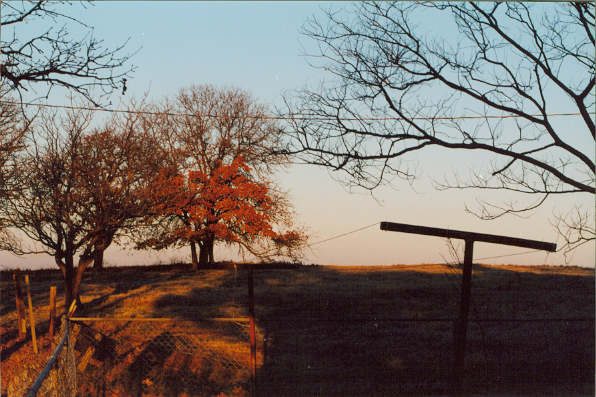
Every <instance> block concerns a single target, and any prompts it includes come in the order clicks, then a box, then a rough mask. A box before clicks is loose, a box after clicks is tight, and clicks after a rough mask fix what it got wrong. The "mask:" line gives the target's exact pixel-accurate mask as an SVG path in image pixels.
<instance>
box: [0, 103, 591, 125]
mask: <svg viewBox="0 0 596 397" xmlns="http://www.w3.org/2000/svg"><path fill="white" fill-rule="evenodd" d="M0 103H2V104H15V105H21V106H37V107H48V108H55V109H70V110H86V111H97V112H108V113H125V114H147V115H154V116H185V117H204V118H238V119H259V120H305V119H308V120H316V121H326V120H335V117H312V116H309V115H304V114H296V115H293V116H291V117H290V116H265V115H261V116H226V115H213V114H189V113H172V112H150V111H146V110H117V109H104V108H97V107H95V108H90V107H82V106H66V105H50V104H42V103H32V102H10V101H0ZM588 114H596V112H588ZM528 116H529V117H544V116H546V117H566V116H581V113H553V114H547V115H542V114H532V115H528ZM520 117H524V116H520V115H515V114H510V115H504V116H491V115H485V116H460V117H411V118H408V120H433V121H434V120H474V119H509V118H520ZM342 120H345V121H395V120H404V119H400V118H395V117H380V118H364V117H363V118H347V117H346V118H342Z"/></svg>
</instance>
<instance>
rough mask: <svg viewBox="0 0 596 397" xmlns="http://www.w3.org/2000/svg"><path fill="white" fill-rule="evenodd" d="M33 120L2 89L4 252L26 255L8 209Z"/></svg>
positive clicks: (0, 239)
mask: <svg viewBox="0 0 596 397" xmlns="http://www.w3.org/2000/svg"><path fill="white" fill-rule="evenodd" d="M30 124H31V121H30V120H28V119H26V118H25V117H24V115H23V113H22V109H21V108H20V107H19V106H18V105H17V104H16V102H15V101H14V100H13V99H12V98H11V96H10V94H9V92H8V90H7V89H6V87H5V86H4V85H2V86H1V87H0V250H7V251H11V252H13V253H16V254H20V253H22V249H21V248H22V247H21V246H20V244H19V241H18V239H17V238H16V237H15V235H14V234H13V233H11V231H10V230H9V227H10V224H9V222H8V220H7V219H6V217H5V213H4V209H5V208H6V206H7V203H8V201H10V200H11V199H12V197H13V189H14V187H15V186H14V182H15V178H14V177H15V172H16V163H15V158H16V155H17V153H18V152H19V151H22V150H23V149H24V148H25V135H26V133H27V131H28V129H29V125H30Z"/></svg>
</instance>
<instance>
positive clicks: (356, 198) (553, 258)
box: [2, 1, 594, 267]
mask: <svg viewBox="0 0 596 397" xmlns="http://www.w3.org/2000/svg"><path fill="white" fill-rule="evenodd" d="M344 4H345V3H340V2H285V1H284V2H175V1H172V2H158V1H150V2H140V1H135V2H132V1H129V2H119V1H113V2H97V3H95V5H94V6H91V7H88V9H87V10H85V9H84V8H82V7H81V6H79V5H78V3H75V5H74V6H72V9H73V12H72V15H73V16H74V17H76V18H80V19H81V20H82V21H84V22H85V23H87V24H88V25H90V26H93V27H94V28H95V31H94V35H95V36H96V37H97V38H102V39H104V40H105V42H104V43H105V45H106V46H108V47H113V46H115V45H119V44H121V43H123V42H124V41H125V40H126V39H127V38H129V37H130V41H129V43H128V46H127V48H129V49H130V50H131V51H134V50H136V49H137V48H139V47H142V49H141V50H140V52H139V53H138V54H137V55H136V56H135V57H134V58H133V59H132V63H133V64H134V65H135V66H137V67H138V69H137V71H136V73H135V74H134V76H133V79H131V80H130V81H129V83H128V91H127V96H128V95H136V96H140V95H142V94H143V93H144V92H147V91H148V92H149V95H150V97H151V98H154V99H159V98H162V97H163V96H164V95H175V94H176V92H177V91H178V90H179V89H180V88H181V87H184V86H187V85H190V84H204V83H210V84H217V85H233V86H238V87H241V88H243V89H245V90H248V91H250V92H251V93H252V94H253V95H254V96H255V97H256V98H258V99H259V100H260V101H262V102H264V103H269V104H273V103H276V104H279V103H280V102H279V100H280V96H281V93H282V91H284V90H288V89H296V88H299V87H301V86H303V85H304V84H306V83H309V84H313V85H315V84H316V83H317V82H318V81H319V80H320V79H322V78H323V77H324V74H323V73H322V72H321V71H320V70H316V69H313V68H312V67H310V66H309V65H308V64H307V62H306V59H305V58H304V57H303V56H301V45H304V46H305V47H306V48H307V49H308V48H310V49H311V50H312V51H314V47H313V45H314V43H312V42H309V40H308V39H307V38H306V37H304V36H301V35H300V34H299V31H298V30H299V28H300V27H301V26H302V25H303V24H304V23H305V21H306V19H307V18H308V17H309V16H311V15H313V14H314V15H317V16H319V17H322V13H321V12H320V7H323V8H325V9H327V8H329V7H332V8H333V9H334V10H339V9H340V8H341V7H342V6H343V5H344ZM69 13H70V11H69ZM424 23H431V24H433V23H441V21H433V20H426V21H424ZM71 30H72V31H73V32H75V28H73V29H71ZM117 100H118V95H115V96H114V101H117ZM57 101H59V100H58V99H52V100H50V103H52V102H57ZM591 144H592V146H593V142H591ZM483 156H485V155H483V154H481V153H478V154H466V157H465V161H466V162H467V163H468V164H474V163H478V162H480V161H481V160H483V159H485V158H484V157H483ZM416 160H417V161H418V162H419V167H420V168H421V170H422V171H423V173H422V176H421V179H420V180H419V181H417V182H416V183H415V184H414V186H413V189H412V188H411V187H410V186H409V185H408V184H407V183H404V184H403V185H399V186H398V188H397V189H390V188H381V189H379V190H377V191H375V197H374V198H373V197H371V195H370V194H366V193H361V194H350V193H348V192H347V191H346V190H344V188H342V187H341V185H340V184H339V183H337V182H335V181H334V180H333V179H332V177H331V176H330V175H329V172H328V171H327V170H324V169H319V168H316V167H313V166H306V165H300V166H298V165H296V166H293V167H292V168H291V169H290V170H289V172H288V173H286V174H280V175H279V176H278V177H279V181H280V184H281V185H282V186H283V187H284V188H286V189H289V190H290V195H291V197H292V201H293V203H294V205H295V208H296V210H297V212H298V214H299V218H298V222H299V223H300V224H301V225H303V226H305V227H307V228H309V229H310V231H311V233H313V235H314V236H313V237H312V240H311V241H312V242H313V243H314V242H317V241H320V240H325V239H328V238H331V237H334V236H337V235H340V234H343V233H347V232H350V231H353V230H356V229H359V228H363V227H365V226H368V225H371V224H375V223H377V222H381V221H392V222H401V223H411V224H418V225H425V226H434V227H441V228H451V229H458V230H467V231H475V232H484V233H491V234H503V235H509V236H515V237H522V238H527V239H535V240H541V241H548V242H558V243H561V240H560V239H559V238H558V236H557V234H556V233H555V231H554V229H553V227H552V226H551V225H550V224H549V219H552V214H553V211H555V210H556V208H560V209H561V210H564V209H565V208H567V207H568V204H569V203H568V202H566V201H569V199H568V198H564V197H561V198H556V199H552V200H549V201H548V202H547V205H546V206H543V207H542V208H540V209H539V210H537V211H536V213H535V214H534V215H533V216H532V217H530V218H528V219H525V218H517V217H506V218H502V219H499V220H496V221H491V222H487V221H481V220H478V219H477V218H475V217H474V216H473V215H470V214H466V213H465V212H464V206H465V204H466V203H467V204H468V205H472V206H473V205H474V203H475V201H476V199H477V197H480V195H481V197H483V198H492V199H493V200H494V201H498V199H499V198H504V197H505V196H503V195H500V194H499V195H497V194H492V195H491V196H488V195H487V194H486V193H480V192H474V191H455V190H453V191H447V192H438V191H435V190H434V189H433V188H432V186H431V184H430V179H429V178H430V177H431V176H434V177H438V178H440V177H441V176H442V175H443V174H444V173H449V172H450V171H451V170H452V168H453V167H457V166H459V165H461V161H462V154H461V153H454V152H446V151H439V150H435V151H433V152H430V151H429V152H428V153H426V154H425V155H424V156H422V155H420V156H419V157H417V158H416ZM463 171H465V170H462V172H463ZM577 197H578V198H579V199H581V200H583V203H584V205H586V206H591V207H592V208H593V207H594V197H593V196H590V195H586V196H585V197H583V198H581V197H580V196H577ZM516 199H518V198H516ZM521 199H523V198H521ZM188 251H189V250H188V249H184V250H181V251H177V252H175V253H173V254H168V255H165V254H161V255H157V254H154V253H145V254H139V253H135V252H129V251H126V250H122V249H121V248H119V247H112V248H110V249H109V250H108V252H107V253H106V260H107V261H108V262H110V263H113V264H117V263H142V262H146V261H149V262H154V261H157V260H163V261H166V262H167V261H169V260H170V257H172V256H173V257H176V258H179V259H182V260H187V257H188V256H189V252H188ZM525 251H527V250H525V249H521V248H515V247H506V246H498V245H491V244H481V243H478V244H476V245H475V251H474V257H475V258H476V259H477V258H485V257H491V256H499V255H507V254H514V253H519V252H525ZM3 255H4V254H3ZM307 257H308V258H307V259H306V261H305V262H306V263H318V264H329V265H391V264H398V263H406V264H416V263H442V262H444V259H443V257H445V258H446V259H447V260H451V259H452V258H451V257H450V256H449V252H448V250H447V248H446V246H445V243H444V242H443V240H441V239H439V238H434V237H428V236H414V235H406V234H398V233H389V232H381V231H380V230H379V226H378V225H376V226H374V227H371V228H368V229H366V230H363V231H360V232H357V233H354V234H351V235H349V236H346V237H343V238H339V239H336V240H333V241H329V242H326V243H322V244H317V245H315V246H313V248H312V252H308V253H307ZM2 258H3V260H4V262H5V263H7V264H10V265H11V266H20V267H28V264H33V263H35V264H39V265H44V266H45V265H47V266H48V267H53V266H55V265H54V263H53V260H52V259H51V258H49V257H42V256H39V257H36V258H30V257H27V258H25V259H17V258H14V257H10V258H9V257H6V256H2ZM216 259H222V260H223V259H235V253H234V250H232V251H226V250H224V249H219V250H218V251H216ZM482 262H483V263H513V264H524V265H527V264H544V263H546V264H554V265H561V264H564V259H563V256H562V254H549V255H547V254H546V253H545V252H538V253H533V254H528V255H520V256H512V257H507V258H496V259H490V260H482ZM571 264H572V265H579V266H594V244H591V245H586V246H584V247H582V248H580V249H578V251H577V252H576V254H575V257H574V258H573V260H572V262H571Z"/></svg>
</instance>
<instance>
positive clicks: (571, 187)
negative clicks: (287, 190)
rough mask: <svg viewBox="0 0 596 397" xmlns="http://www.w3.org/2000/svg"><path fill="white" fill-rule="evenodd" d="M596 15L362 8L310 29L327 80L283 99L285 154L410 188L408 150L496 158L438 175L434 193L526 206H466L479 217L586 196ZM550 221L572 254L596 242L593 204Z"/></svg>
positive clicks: (478, 6)
mask: <svg viewBox="0 0 596 397" xmlns="http://www.w3.org/2000/svg"><path fill="white" fill-rule="evenodd" d="M594 8H595V7H594V4H593V3H568V4H562V3H556V4H552V3H551V4H537V3H535V4H531V3H445V4H443V3H441V4H439V3H416V4H414V3H401V2H397V3H395V2H380V3H369V2H366V3H360V4H358V5H355V6H351V7H350V9H349V11H346V12H337V13H332V12H328V13H327V14H326V21H325V22H321V21H320V20H317V19H312V20H309V21H308V22H307V23H306V25H305V26H304V28H303V33H304V34H305V35H306V36H308V37H309V38H311V39H314V40H315V41H316V42H317V43H318V45H319V49H320V53H316V54H307V55H308V56H309V57H310V58H309V59H311V60H312V61H311V62H312V64H313V66H315V67H320V68H324V69H325V70H327V71H329V72H330V73H332V74H333V75H334V76H335V79H333V80H332V81H330V82H325V83H322V84H321V85H320V87H318V88H317V89H310V88H308V87H307V88H305V89H303V90H299V91H296V92H293V93H290V94H289V95H286V104H287V107H288V109H289V115H290V116H292V117H293V121H292V122H291V123H290V127H289V128H288V130H289V135H290V138H291V141H290V144H289V146H288V149H287V153H293V154H295V155H297V156H298V157H300V158H302V159H304V160H305V161H307V162H309V163H313V164H318V165H323V166H326V167H330V168H332V169H335V170H342V171H344V172H345V175H347V182H348V183H349V184H351V185H357V186H362V187H364V188H367V189H374V188H375V187H377V186H379V184H382V183H391V181H392V179H393V178H396V177H399V178H404V179H407V180H409V181H412V180H413V179H415V178H416V177H417V176H418V174H417V170H416V169H415V168H412V167H410V164H411V163H410V161H412V160H413V155H415V154H418V153H420V154H422V153H426V152H429V151H430V149H431V148H433V147H434V148H441V149H446V150H459V151H466V150H467V151H480V152H483V153H486V154H487V155H492V159H491V157H490V156H488V157H487V162H486V163H485V164H482V165H480V166H474V167H472V168H471V169H470V172H469V174H468V175H466V176H463V177H462V176H460V175H459V174H457V173H455V174H454V175H453V177H446V178H445V179H444V180H442V181H437V180H436V179H435V186H436V187H437V188H439V189H450V188H458V189H461V188H474V189H486V190H492V189H497V190H506V191H510V192H514V194H516V193H524V194H527V196H528V197H531V198H533V199H534V200H530V201H526V202H525V203H524V202H522V203H519V204H517V203H516V204H508V203H505V204H502V205H499V204H495V203H488V202H485V201H479V204H480V205H479V207H478V208H477V209H471V210H470V211H471V212H473V213H474V214H476V215H477V216H479V217H481V218H482V219H494V218H497V217H500V216H502V215H505V214H511V213H514V214H521V213H524V212H527V211H529V210H531V209H533V208H536V207H538V206H540V205H541V204H542V203H543V202H544V201H545V200H546V199H547V198H548V197H549V196H553V195H562V194H564V195H567V196H568V197H569V199H570V200H573V197H574V196H577V197H578V198H580V196H581V195H591V196H589V197H594V193H595V180H594V137H595V127H594V113H593V110H594V99H595V91H594V70H595V66H596V65H595V61H594ZM429 15H430V16H433V17H435V18H438V17H441V18H443V19H442V21H443V23H442V24H441V26H440V31H437V30H434V31H433V30H432V27H431V26H429V24H428V23H424V24H423V21H425V18H426V17H427V16H429ZM437 20H438V19H437ZM415 21H419V22H420V23H421V24H420V26H417V25H416V24H415ZM449 27H451V28H452V31H450V30H449ZM561 114H572V115H573V116H571V117H565V118H563V117H559V116H560V115H561ZM570 121H571V122H572V123H571V124H570V123H569V122H570ZM434 153H435V155H436V153H437V151H434ZM403 160H407V161H403ZM536 198H537V199H536ZM573 214H575V215H573ZM558 218H559V222H557V223H556V224H557V225H558V226H560V227H561V228H562V229H566V230H567V232H566V231H563V230H561V232H562V236H564V237H565V236H567V238H568V239H567V242H568V245H567V247H568V248H569V247H570V245H573V244H572V240H573V239H574V238H579V239H580V240H581V241H591V240H593V239H594V226H593V225H594V212H593V208H591V209H586V212H582V213H581V216H580V217H579V218H578V217H577V213H576V212H574V211H573V210H572V211H571V212H569V213H566V214H565V213H564V214H562V215H560V216H559V217H558ZM572 218H573V219H572ZM574 219H575V220H574ZM579 229H581V233H579V234H578V233H573V232H572V231H573V230H576V231H577V230H579ZM570 231H571V234H572V235H573V236H571V235H570V234H569V233H568V232H570Z"/></svg>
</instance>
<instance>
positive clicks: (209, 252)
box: [205, 240, 215, 263]
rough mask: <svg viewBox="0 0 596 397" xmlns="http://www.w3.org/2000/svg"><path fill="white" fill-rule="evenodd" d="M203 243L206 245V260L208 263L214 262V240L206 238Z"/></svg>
mask: <svg viewBox="0 0 596 397" xmlns="http://www.w3.org/2000/svg"><path fill="white" fill-rule="evenodd" d="M205 243H206V245H207V256H208V259H207V261H208V262H209V263H215V258H214V256H213V246H214V245H215V242H214V241H213V240H207V241H206V242H205Z"/></svg>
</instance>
